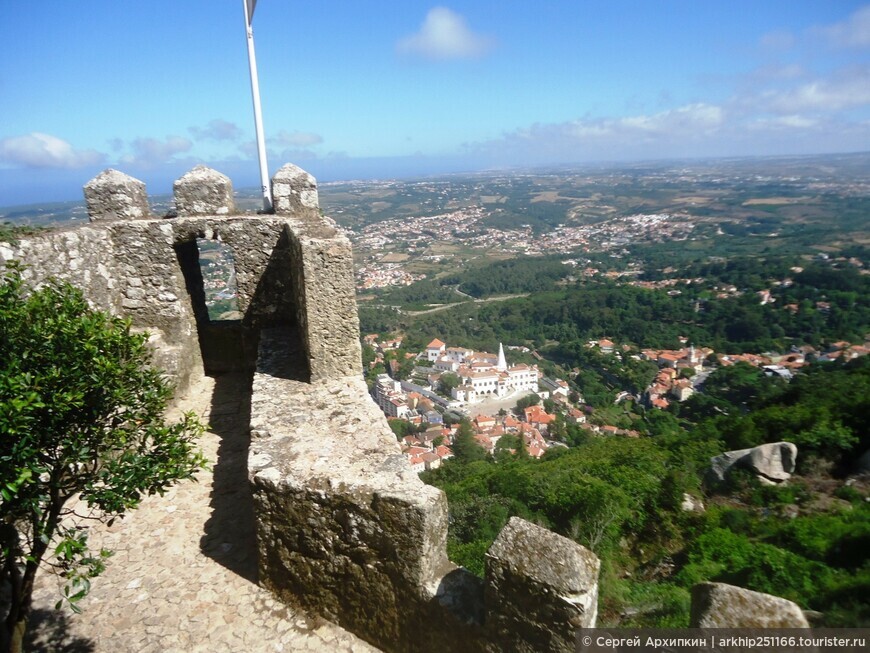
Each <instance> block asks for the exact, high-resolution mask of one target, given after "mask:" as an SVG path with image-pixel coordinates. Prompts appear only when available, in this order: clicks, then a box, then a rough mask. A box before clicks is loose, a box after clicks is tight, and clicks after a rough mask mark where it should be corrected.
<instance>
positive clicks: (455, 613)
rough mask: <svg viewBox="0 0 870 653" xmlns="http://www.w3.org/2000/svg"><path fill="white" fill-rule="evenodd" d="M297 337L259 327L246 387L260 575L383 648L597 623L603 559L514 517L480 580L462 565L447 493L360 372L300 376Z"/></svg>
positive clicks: (439, 646)
mask: <svg viewBox="0 0 870 653" xmlns="http://www.w3.org/2000/svg"><path fill="white" fill-rule="evenodd" d="M292 342H293V338H292V336H290V335H289V334H287V333H286V332H284V331H283V330H280V329H269V330H264V331H263V333H262V335H261V339H260V358H259V362H258V369H257V372H256V373H255V376H254V382H253V395H252V401H251V448H250V453H249V458H248V471H249V475H250V479H251V484H252V488H253V494H254V503H255V510H256V512H257V540H258V557H259V577H260V582H261V583H262V584H263V585H264V586H266V587H267V588H269V589H270V590H272V591H273V592H275V593H276V594H277V595H278V596H279V597H281V598H282V600H285V601H287V602H289V603H291V604H296V605H300V606H301V607H303V608H305V609H306V610H309V611H311V612H314V613H316V614H319V615H321V616H324V617H326V618H328V619H330V620H332V621H335V622H336V623H337V624H339V625H341V626H343V627H344V628H347V629H348V630H350V631H352V632H354V633H355V634H357V635H358V636H360V637H362V638H364V639H366V640H368V641H369V642H371V643H373V644H375V645H376V646H378V647H379V648H381V649H383V650H385V651H390V652H392V651H396V652H398V651H457V652H462V651H469V652H484V651H487V652H492V653H495V652H496V651H506V650H517V651H567V650H573V649H569V648H567V647H568V646H571V645H573V641H574V640H573V638H574V636H575V634H576V631H577V629H578V628H582V627H587V626H592V625H594V620H595V611H596V599H597V577H598V568H599V563H598V559H597V558H596V557H595V556H594V555H593V554H592V553H591V552H589V551H587V550H586V549H584V548H583V547H581V546H579V545H577V544H575V543H573V542H571V541H570V540H567V539H566V538H563V537H560V536H558V535H555V534H553V533H550V532H549V531H547V530H546V529H542V528H539V527H537V526H534V525H532V524H530V523H528V522H525V521H523V520H520V519H516V518H514V519H512V520H511V522H510V523H509V524H508V526H506V527H505V530H504V531H503V532H502V534H501V535H500V536H499V539H498V540H497V541H496V543H495V544H494V545H493V547H492V548H491V550H490V552H489V555H488V560H489V563H488V573H487V578H486V580H485V581H481V580H480V579H478V578H475V577H473V576H472V575H471V574H469V573H468V572H467V571H465V570H463V569H460V568H457V567H456V566H455V565H453V564H452V563H450V562H449V561H448V559H447V556H446V542H447V503H446V499H445V497H444V495H443V493H442V492H441V491H440V490H437V489H436V488H434V487H431V486H428V485H426V484H424V483H423V482H422V481H421V480H420V479H419V478H418V477H417V474H416V473H414V472H413V471H412V470H411V467H410V464H409V463H408V461H407V459H406V458H405V456H403V455H402V453H401V451H400V447H399V444H398V442H397V441H396V437H395V435H394V434H393V432H392V431H391V429H390V428H389V426H388V425H387V422H386V419H385V417H384V416H383V413H381V412H380V410H378V408H377V407H376V406H375V405H374V403H373V402H372V401H371V400H370V398H369V397H368V392H367V388H366V385H365V383H364V382H363V380H362V378H361V376H359V375H355V376H348V377H344V378H333V379H329V380H327V381H323V382H317V383H304V382H300V381H298V380H295V379H294V378H293V377H294V371H293V370H294V369H295V365H294V364H293V363H292V361H293V360H294V359H295V354H294V353H293V351H292V344H288V343H292ZM539 619H552V622H548V623H545V624H540V623H538V620H539Z"/></svg>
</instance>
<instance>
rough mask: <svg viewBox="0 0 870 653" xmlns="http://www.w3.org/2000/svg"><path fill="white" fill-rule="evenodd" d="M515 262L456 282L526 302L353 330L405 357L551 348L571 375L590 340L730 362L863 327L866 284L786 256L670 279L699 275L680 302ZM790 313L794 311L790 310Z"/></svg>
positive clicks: (426, 285)
mask: <svg viewBox="0 0 870 653" xmlns="http://www.w3.org/2000/svg"><path fill="white" fill-rule="evenodd" d="M522 261H523V262H522V264H520V263H517V262H515V261H505V262H499V263H494V264H491V265H489V266H485V267H482V268H479V269H478V270H476V271H473V272H468V273H464V274H463V275H462V277H461V279H462V283H461V286H460V287H461V288H462V289H468V290H474V291H475V292H476V293H479V294H480V295H481V296H483V297H487V296H491V295H499V294H504V293H520V292H529V293H533V294H531V295H529V296H528V297H517V298H514V299H509V300H507V301H499V302H492V303H486V304H473V303H462V304H459V305H457V306H454V307H451V308H450V309H448V310H445V311H440V312H435V313H427V314H425V315H423V316H420V317H419V318H417V324H415V319H414V318H412V317H410V316H408V315H404V314H402V313H400V312H397V311H395V310H392V309H387V308H372V307H367V306H366V305H365V304H363V305H361V307H360V320H361V329H362V331H363V332H364V333H373V332H374V333H376V332H395V331H405V332H407V333H408V335H409V338H410V340H411V342H410V343H408V344H409V347H410V348H411V349H414V348H418V349H419V348H421V347H422V346H423V345H425V342H428V339H431V338H432V337H433V336H435V335H437V336H438V337H439V338H441V339H442V340H444V341H445V342H461V343H463V344H464V345H466V346H470V347H475V348H481V349H488V350H490V351H494V350H496V349H497V347H498V343H499V342H510V343H512V344H522V343H527V344H531V345H534V346H535V347H538V348H543V349H547V348H548V347H549V348H552V349H553V350H554V351H553V352H552V354H553V356H552V357H553V358H555V359H558V360H560V361H562V362H565V363H566V364H571V365H573V364H574V363H576V362H577V361H576V359H577V357H578V351H579V348H582V346H583V344H585V342H586V341H587V340H589V339H593V338H595V339H597V338H603V337H608V338H610V339H612V340H614V341H616V342H620V343H626V344H632V345H635V346H637V347H657V348H675V347H677V346H678V345H679V341H678V338H679V337H680V336H683V337H686V338H688V339H689V341H690V342H692V343H694V344H697V345H699V346H706V347H712V348H713V349H715V350H716V351H717V352H722V353H732V354H734V353H742V352H763V351H781V352H785V351H787V350H788V348H789V347H791V346H792V345H804V344H810V345H813V346H815V347H822V346H824V345H826V344H829V343H832V342H836V341H839V340H849V341H854V342H858V341H861V340H863V338H864V335H865V334H866V333H867V331H868V329H870V276H868V275H862V274H860V273H859V271H858V270H857V269H856V268H854V267H852V266H850V265H845V266H842V267H833V266H832V265H831V264H829V263H827V262H813V263H809V264H807V263H805V266H806V267H805V268H804V269H803V271H802V272H799V273H792V272H789V268H790V267H793V265H794V263H795V261H794V260H792V259H788V258H785V259H784V258H773V259H770V260H767V259H752V258H745V259H736V260H734V261H729V262H727V263H717V264H700V263H696V264H694V265H693V266H689V267H688V268H687V269H685V270H681V271H680V272H679V273H672V275H671V276H675V275H676V274H679V275H680V276H681V278H693V277H698V276H703V277H704V278H705V283H703V284H697V285H680V286H678V287H679V289H680V294H678V295H677V294H669V292H668V290H666V289H660V290H649V289H645V288H640V287H637V286H630V285H626V284H624V283H618V282H616V281H610V280H606V279H597V278H596V279H593V280H586V281H578V282H576V283H574V284H571V285H557V281H558V280H559V278H558V276H557V274H556V273H557V272H559V271H561V272H562V273H563V274H564V273H565V268H566V266H565V265H563V264H561V263H559V262H556V261H552V260H548V259H525V260H522ZM785 278H789V279H790V282H791V284H790V285H781V286H772V285H771V281H772V280H782V279H785ZM507 279H510V281H507ZM458 280H459V279H458V278H457V277H455V276H451V277H448V278H447V279H446V280H442V281H434V280H427V281H424V282H418V283H419V285H418V284H412V285H411V286H408V287H407V288H405V289H401V290H400V291H393V293H394V295H393V298H394V299H397V298H398V296H397V295H396V294H395V293H401V295H402V296H404V297H408V298H413V299H412V300H411V301H413V302H428V301H433V302H436V303H437V302H438V301H439V300H440V302H445V303H446V302H448V300H449V302H457V301H460V300H461V299H462V297H461V296H459V295H457V294H456V293H455V292H454V290H453V287H454V285H455V283H456V282H458ZM720 284H727V285H734V286H737V287H738V288H740V289H741V291H742V294H740V295H739V296H731V297H727V298H724V299H718V298H716V297H715V292H714V291H712V290H710V287H711V286H715V285H720ZM483 288H486V290H485V291H484V290H482V289H483ZM768 288H769V289H770V290H771V296H772V297H773V298H774V299H775V301H774V302H773V303H769V304H765V305H762V304H761V303H760V301H759V298H758V296H757V295H756V294H755V293H756V291H758V290H762V289H768ZM418 290H419V291H420V293H419V294H415V293H417V291H418ZM436 291H437V292H436ZM819 302H821V304H819ZM790 305H791V306H793V308H792V309H790V310H789V309H786V307H787V306H790ZM424 340H425V342H424ZM541 353H544V351H542V352H541ZM548 357H550V356H548Z"/></svg>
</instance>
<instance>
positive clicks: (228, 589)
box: [28, 374, 377, 653]
mask: <svg viewBox="0 0 870 653" xmlns="http://www.w3.org/2000/svg"><path fill="white" fill-rule="evenodd" d="M180 399H181V401H180V405H179V407H178V409H177V410H178V411H182V410H184V411H188V410H192V411H194V412H196V413H197V414H198V415H200V416H201V419H202V420H203V421H204V422H207V423H209V424H210V427H211V430H210V431H209V432H207V433H205V434H204V435H203V438H202V440H201V447H202V450H203V453H204V454H205V455H206V456H207V458H208V459H209V463H210V464H209V468H208V469H207V470H203V471H202V472H200V474H199V475H198V482H185V483H182V484H180V485H178V486H176V487H175V488H173V489H171V490H170V491H168V492H167V493H166V494H165V495H164V496H162V497H159V496H154V497H149V498H147V499H146V500H145V501H143V502H142V505H141V506H140V508H139V509H138V510H135V511H133V512H132V513H130V514H129V515H128V516H127V517H125V518H124V519H123V520H117V521H116V522H115V523H114V524H113V525H112V526H111V527H108V526H106V525H103V524H100V525H96V526H94V527H92V529H91V536H90V541H91V546H92V548H94V549H98V548H99V547H101V546H102V547H105V548H108V549H111V550H112V551H114V555H113V556H112V557H111V558H110V559H109V560H108V563H107V569H106V571H105V572H104V573H103V574H102V575H101V576H99V577H98V578H96V579H94V581H93V587H92V589H91V592H90V594H89V595H88V597H87V598H86V599H84V600H83V601H82V602H81V607H82V609H83V611H82V614H73V613H72V612H70V611H69V610H68V609H67V608H64V609H63V610H62V611H55V610H54V604H55V603H56V601H57V600H58V598H59V597H60V591H61V589H62V583H60V582H59V579H57V578H56V577H55V576H53V575H52V574H51V573H50V572H46V571H43V572H42V573H41V576H40V577H38V578H37V588H36V591H35V593H34V596H35V601H34V617H33V620H32V623H31V637H30V639H31V646H30V648H29V649H28V650H35V651H65V652H69V653H73V652H86V651H93V652H95V653H128V652H129V653H158V652H159V653H189V652H198V651H203V652H206V651H208V652H209V653H210V652H212V651H227V652H236V651H238V652H242V651H244V652H260V651H264V652H265V651H287V652H291V651H292V652H296V651H300V652H301V651H330V652H332V651H336V652H350V653H364V652H365V653H377V649H375V648H373V647H372V646H370V645H369V644H367V643H365V642H363V641H362V640H360V639H358V638H357V637H355V636H354V635H352V634H350V633H348V632H347V631H345V630H343V629H341V628H339V627H338V626H336V625H334V624H331V623H329V622H326V621H324V620H322V619H312V618H308V617H306V616H305V615H304V614H303V613H301V612H300V611H298V610H295V609H293V608H290V607H287V606H285V605H283V604H281V603H279V602H278V601H276V600H275V599H273V598H272V596H271V594H269V593H268V592H267V591H266V590H263V589H262V588H260V587H258V586H257V585H256V582H255V580H256V573H257V570H256V566H257V563H256V549H255V542H254V520H253V508H252V506H253V503H252V500H251V496H250V492H249V490H248V488H247V449H248V435H247V432H248V420H249V417H250V378H248V377H246V376H245V375H241V374H228V375H224V376H220V377H217V378H216V379H212V378H208V377H205V378H204V379H202V380H201V381H199V382H197V383H195V384H194V385H192V387H191V388H190V389H189V391H188V392H187V393H186V394H185V396H183V397H181V398H180Z"/></svg>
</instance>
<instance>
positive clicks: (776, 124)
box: [749, 114, 819, 130]
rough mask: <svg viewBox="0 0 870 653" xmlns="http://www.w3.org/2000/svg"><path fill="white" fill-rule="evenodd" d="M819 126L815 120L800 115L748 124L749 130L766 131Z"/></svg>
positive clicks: (764, 119)
mask: <svg viewBox="0 0 870 653" xmlns="http://www.w3.org/2000/svg"><path fill="white" fill-rule="evenodd" d="M818 124H819V121H818V120H817V119H815V118H808V117H807V116H801V115H797V114H794V115H790V116H776V117H775V118H758V119H757V120H755V121H754V122H751V123H750V124H749V128H750V129H754V130H767V129H777V128H783V127H784V128H786V129H811V128H812V127H815V126H816V125H818Z"/></svg>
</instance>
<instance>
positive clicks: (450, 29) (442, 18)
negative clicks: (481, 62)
mask: <svg viewBox="0 0 870 653" xmlns="http://www.w3.org/2000/svg"><path fill="white" fill-rule="evenodd" d="M493 46H494V41H493V39H492V38H490V37H488V36H484V35H481V34H475V33H474V32H472V31H471V30H470V29H469V27H468V25H467V24H466V22H465V18H464V17H462V16H461V15H460V14H457V13H456V12H455V11H452V10H450V9H448V8H447V7H435V8H433V9H430V10H429V13H428V14H426V19H425V20H424V21H423V25H422V26H421V27H420V31H419V32H417V33H415V34H411V35H410V36H406V37H405V38H403V39H401V40H400V41H399V42H398V43H397V45H396V49H397V50H398V51H399V53H401V54H412V55H419V56H422V57H425V58H427V59H465V58H470V57H479V56H481V55H483V54H486V53H487V52H488V51H489V50H491V49H492V47H493Z"/></svg>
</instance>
